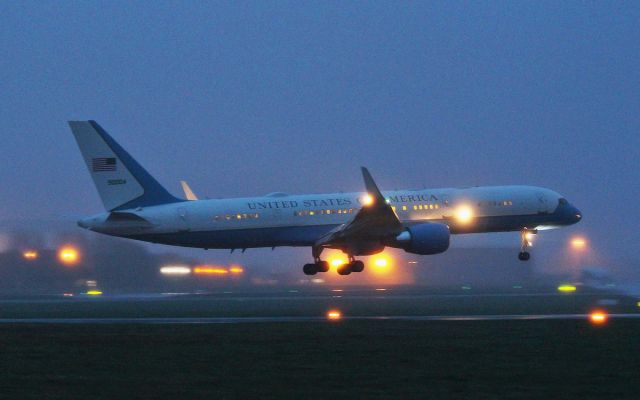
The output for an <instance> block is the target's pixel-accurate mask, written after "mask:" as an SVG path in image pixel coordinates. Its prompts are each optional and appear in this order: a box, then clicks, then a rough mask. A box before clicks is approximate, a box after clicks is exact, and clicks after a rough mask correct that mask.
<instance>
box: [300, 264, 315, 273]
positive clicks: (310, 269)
mask: <svg viewBox="0 0 640 400" xmlns="http://www.w3.org/2000/svg"><path fill="white" fill-rule="evenodd" d="M302 271H303V272H304V274H305V275H315V274H317V273H318V266H317V265H316V264H305V265H304V267H302Z"/></svg>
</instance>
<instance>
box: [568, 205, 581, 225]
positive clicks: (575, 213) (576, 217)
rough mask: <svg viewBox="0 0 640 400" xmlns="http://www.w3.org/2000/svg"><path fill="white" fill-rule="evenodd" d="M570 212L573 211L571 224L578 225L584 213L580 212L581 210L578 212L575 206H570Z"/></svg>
mask: <svg viewBox="0 0 640 400" xmlns="http://www.w3.org/2000/svg"><path fill="white" fill-rule="evenodd" d="M569 208H570V211H571V221H572V222H571V223H572V224H575V223H578V222H580V221H581V220H582V213H581V212H580V210H578V209H577V208H576V207H575V206H574V205H572V204H570V205H569Z"/></svg>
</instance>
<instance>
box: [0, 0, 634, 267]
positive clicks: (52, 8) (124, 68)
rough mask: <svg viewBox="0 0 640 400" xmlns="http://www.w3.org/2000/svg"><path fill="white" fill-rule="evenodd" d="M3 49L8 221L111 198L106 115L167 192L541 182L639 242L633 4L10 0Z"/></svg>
mask: <svg viewBox="0 0 640 400" xmlns="http://www.w3.org/2000/svg"><path fill="white" fill-rule="evenodd" d="M0 44H1V49H2V55H1V56H0V137H1V138H2V144H1V145H0V158H1V159H2V167H1V168H0V182H1V186H0V194H1V198H2V207H0V221H16V220H17V221H24V222H25V224H28V223H29V221H32V220H42V219H45V220H55V219H56V218H62V216H65V215H66V216H68V215H78V216H80V215H88V214H96V213H99V212H102V211H103V209H102V204H101V202H100V200H99V197H98V195H97V192H96V190H95V188H94V186H93V183H92V182H91V179H90V177H89V174H88V172H87V171H86V168H85V166H84V163H83V161H82V158H81V156H80V153H79V151H78V148H77V146H76V144H75V141H74V139H73V137H72V135H71V133H70V131H69V128H68V126H67V120H85V119H95V120H97V121H98V122H99V123H100V124H101V125H102V126H103V127H104V128H105V129H106V130H107V131H108V132H109V133H111V135H112V136H113V137H114V138H115V139H116V140H118V141H119V142H120V144H121V145H122V146H123V147H125V148H126V149H127V150H129V152H130V153H131V154H132V155H133V156H134V157H135V158H136V159H138V161H140V163H141V164H142V165H144V166H145V167H146V168H147V169H148V170H149V171H150V172H151V174H152V175H154V176H155V177H156V178H157V179H158V180H159V181H160V182H161V183H162V184H164V185H165V186H166V187H167V188H168V189H169V190H170V191H171V192H172V193H174V194H176V195H178V194H179V195H181V191H180V187H179V181H180V180H181V179H186V180H187V181H189V183H190V184H191V186H192V187H193V189H194V191H196V193H197V194H199V195H201V196H209V197H211V198H217V197H241V196H254V195H255V196H257V195H263V194H266V193H269V192H274V191H284V192H288V193H308V192H311V193H318V192H336V191H359V190H362V189H363V184H362V178H361V175H360V170H359V167H360V166H361V165H365V166H367V167H369V169H370V170H371V172H372V174H373V176H374V177H375V178H376V180H377V182H378V184H379V185H380V187H381V188H382V189H383V190H384V189H403V188H422V187H434V188H435V187H464V186H475V185H505V184H531V185H539V186H544V187H548V188H551V189H553V190H555V191H558V192H560V193H562V194H563V195H565V196H566V197H567V198H568V199H569V201H571V202H572V203H573V204H575V205H576V206H577V207H578V208H579V209H580V210H581V211H582V212H583V214H584V220H583V221H582V222H581V223H579V224H578V225H575V226H572V227H569V228H566V229H564V230H562V231H560V232H558V233H550V236H548V238H551V239H550V240H562V239H563V238H565V237H568V236H569V235H571V234H576V233H580V234H584V235H586V236H587V237H588V238H589V239H590V241H591V242H592V243H593V246H594V247H595V248H597V249H598V251H599V252H600V253H601V254H602V255H603V256H606V257H633V258H637V250H636V249H637V248H638V244H637V241H638V228H637V224H638V219H639V217H640V207H639V203H640V190H638V186H639V183H640V172H639V168H638V156H640V137H639V136H638V135H639V134H640V3H638V2H538V1H536V2H533V1H532V2H506V1H505V2H449V1H447V2H384V3H381V2H357V3H354V2H343V1H339V2H281V1H278V2H271V1H269V2H267V1H265V2H215V3H201V2H160V1H158V2H130V1H126V2H118V1H109V2H106V1H105V2H85V1H83V2H70V1H66V2H53V1H48V2H45V1H42V2H40V1H38V2H26V1H25V2H22V1H19V2H2V3H0ZM77 229H80V228H77ZM485 236H486V235H485ZM496 237H497V238H499V239H498V240H500V241H502V240H503V241H504V242H505V244H511V245H516V246H517V243H518V235H517V234H516V233H513V234H509V235H498V236H496ZM309 255H310V251H309ZM514 257H515V254H514Z"/></svg>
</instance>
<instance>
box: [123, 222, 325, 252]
mask: <svg viewBox="0 0 640 400" xmlns="http://www.w3.org/2000/svg"><path fill="white" fill-rule="evenodd" d="M335 226H336V225H317V226H295V227H273V228H253V229H233V230H217V231H197V232H176V233H162V234H143V235H136V236H131V237H130V238H131V239H138V240H143V241H147V242H153V243H163V244H168V245H174V246H183V247H196V248H209V249H241V248H253V247H276V246H312V245H313V244H314V243H315V242H316V241H317V240H318V239H319V238H320V237H322V236H324V235H325V234H327V233H328V232H329V231H330V230H332V229H333V228H335Z"/></svg>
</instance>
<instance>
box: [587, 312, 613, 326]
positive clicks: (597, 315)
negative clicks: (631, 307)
mask: <svg viewBox="0 0 640 400" xmlns="http://www.w3.org/2000/svg"><path fill="white" fill-rule="evenodd" d="M608 320H609V316H608V315H607V313H606V312H605V311H603V310H594V311H592V312H591V314H589V321H590V322H591V323H592V324H593V325H604V324H606V323H607V321H608Z"/></svg>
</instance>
